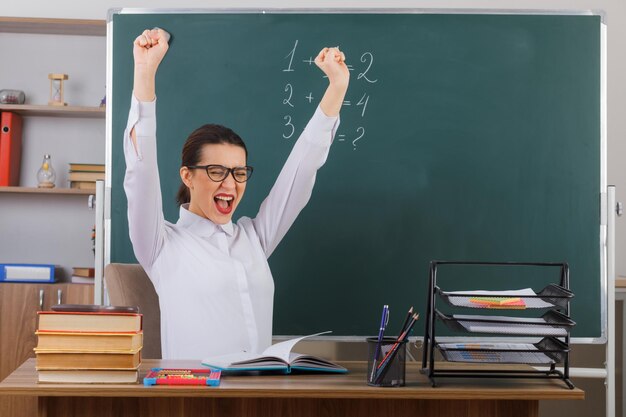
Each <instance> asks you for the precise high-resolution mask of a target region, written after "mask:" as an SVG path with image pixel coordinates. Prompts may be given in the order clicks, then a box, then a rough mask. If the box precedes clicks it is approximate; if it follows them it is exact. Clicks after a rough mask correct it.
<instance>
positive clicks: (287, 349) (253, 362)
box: [202, 332, 348, 373]
mask: <svg viewBox="0 0 626 417" xmlns="http://www.w3.org/2000/svg"><path fill="white" fill-rule="evenodd" d="M326 333H330V332H322V333H316V334H312V335H308V336H302V337H299V338H296V339H291V340H286V341H284V342H280V343H276V344H274V345H272V346H270V347H268V348H267V349H265V350H264V351H263V352H262V353H250V352H239V353H232V354H227V355H220V356H213V357H210V358H206V359H203V360H202V364H203V365H205V366H208V367H210V368H214V369H220V370H223V371H282V372H284V373H291V372H292V371H316V372H338V373H345V372H348V370H347V369H346V368H344V367H343V366H340V365H337V364H335V363H333V362H330V361H328V360H326V359H322V358H319V357H317V356H312V355H305V354H301V353H294V352H292V351H291V350H292V349H293V347H294V346H295V345H296V343H298V342H299V341H301V340H303V339H306V338H308V337H313V336H319V335H322V334H326Z"/></svg>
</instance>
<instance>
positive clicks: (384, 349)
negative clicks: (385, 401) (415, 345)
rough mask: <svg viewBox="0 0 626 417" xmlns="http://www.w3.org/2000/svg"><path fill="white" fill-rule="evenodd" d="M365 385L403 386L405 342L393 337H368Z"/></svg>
mask: <svg viewBox="0 0 626 417" xmlns="http://www.w3.org/2000/svg"><path fill="white" fill-rule="evenodd" d="M366 340H367V346H368V356H367V357H368V360H367V385H371V386H374V387H403V386H404V376H405V368H406V342H407V340H404V341H402V342H398V341H397V339H396V338H394V337H383V340H382V341H381V342H380V343H378V338H377V337H368V338H367V339H366Z"/></svg>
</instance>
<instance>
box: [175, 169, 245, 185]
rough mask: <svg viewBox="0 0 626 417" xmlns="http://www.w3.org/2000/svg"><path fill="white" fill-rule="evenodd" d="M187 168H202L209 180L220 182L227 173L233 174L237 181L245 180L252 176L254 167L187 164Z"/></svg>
mask: <svg viewBox="0 0 626 417" xmlns="http://www.w3.org/2000/svg"><path fill="white" fill-rule="evenodd" d="M187 168H189V169H204V170H205V171H206V174H207V175H208V176H209V179H210V180H211V181H215V182H222V181H224V180H225V179H226V177H228V174H233V178H234V179H235V181H237V182H239V183H243V182H246V181H248V180H249V179H250V177H251V176H252V171H253V170H254V168H252V167H250V166H247V165H246V166H245V167H234V168H227V167H225V166H223V165H187Z"/></svg>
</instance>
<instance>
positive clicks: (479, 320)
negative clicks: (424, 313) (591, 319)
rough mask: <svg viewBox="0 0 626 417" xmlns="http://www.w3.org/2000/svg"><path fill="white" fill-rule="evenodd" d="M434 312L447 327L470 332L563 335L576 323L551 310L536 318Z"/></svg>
mask: <svg viewBox="0 0 626 417" xmlns="http://www.w3.org/2000/svg"><path fill="white" fill-rule="evenodd" d="M435 312H436V314H437V316H438V317H439V319H440V320H442V321H443V322H444V323H445V324H446V325H447V326H448V327H449V328H451V329H453V330H456V331H466V332H472V333H493V334H506V335H530V336H558V337H564V336H567V335H568V334H569V329H570V328H571V327H573V326H574V325H575V324H576V323H575V322H574V321H572V320H571V319H570V318H569V317H567V316H565V315H563V314H561V313H558V312H556V311H553V310H550V311H548V312H546V313H545V314H544V315H543V316H541V317H538V318H526V317H509V316H481V315H469V314H468V315H466V314H453V315H451V316H450V315H445V314H443V313H441V312H440V311H438V310H435Z"/></svg>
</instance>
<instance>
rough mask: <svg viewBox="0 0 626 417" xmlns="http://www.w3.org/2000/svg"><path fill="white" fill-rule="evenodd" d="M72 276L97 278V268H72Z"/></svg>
mask: <svg viewBox="0 0 626 417" xmlns="http://www.w3.org/2000/svg"><path fill="white" fill-rule="evenodd" d="M72 275H75V276H78V277H89V278H93V277H95V276H96V268H92V267H74V268H72Z"/></svg>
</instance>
